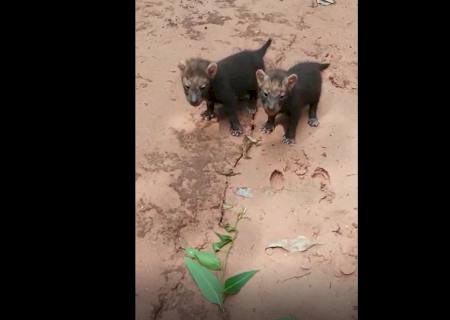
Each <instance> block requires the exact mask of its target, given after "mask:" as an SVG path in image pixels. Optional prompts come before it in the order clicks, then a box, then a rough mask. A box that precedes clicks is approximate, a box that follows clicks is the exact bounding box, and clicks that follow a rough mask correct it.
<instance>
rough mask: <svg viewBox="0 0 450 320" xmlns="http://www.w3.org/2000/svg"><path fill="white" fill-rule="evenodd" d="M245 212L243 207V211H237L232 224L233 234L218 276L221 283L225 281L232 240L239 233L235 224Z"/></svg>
mask: <svg viewBox="0 0 450 320" xmlns="http://www.w3.org/2000/svg"><path fill="white" fill-rule="evenodd" d="M245 212H246V210H245V209H243V211H241V212H239V213H238V215H237V218H236V222H235V223H234V226H233V228H234V229H235V231H234V235H233V238H232V240H231V244H230V246H229V247H228V250H227V253H226V254H225V259H224V262H223V268H222V275H221V277H220V281H221V282H222V283H224V281H225V273H226V271H227V263H228V256H229V255H230V252H231V249H232V248H233V245H234V241H235V240H236V238H237V236H238V233H239V230H238V229H237V225H238V223H239V221H241V220H242V218H243V217H244V215H245Z"/></svg>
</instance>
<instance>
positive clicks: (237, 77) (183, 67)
mask: <svg viewBox="0 0 450 320" xmlns="http://www.w3.org/2000/svg"><path fill="white" fill-rule="evenodd" d="M271 42H272V40H271V39H269V40H268V41H267V42H266V43H265V44H264V46H262V47H261V48H260V49H258V50H255V51H250V50H245V51H242V52H239V53H236V54H233V55H231V56H229V57H227V58H225V59H223V60H220V61H218V62H211V61H208V60H204V59H200V58H194V59H189V60H187V61H185V62H180V64H179V65H178V67H179V69H180V71H181V81H182V83H183V87H184V93H185V94H186V99H187V100H188V102H189V103H190V104H191V105H192V106H194V107H198V106H199V105H200V104H201V103H202V101H203V100H206V107H207V109H206V111H205V112H203V113H202V118H203V119H207V120H210V119H212V118H214V117H215V113H214V104H215V103H222V104H223V105H224V111H225V113H226V114H227V116H228V119H229V121H230V127H231V134H232V135H233V136H239V135H240V134H241V133H242V127H241V124H240V123H239V120H238V117H237V113H236V108H237V104H238V99H239V98H240V97H241V96H244V95H246V94H250V97H252V98H254V99H256V97H257V90H258V83H257V81H256V79H255V72H256V70H258V69H261V70H264V61H263V57H264V55H265V54H266V51H267V48H268V47H269V46H270V43H271ZM253 112H255V111H253Z"/></svg>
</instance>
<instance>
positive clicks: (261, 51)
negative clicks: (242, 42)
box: [257, 39, 272, 57]
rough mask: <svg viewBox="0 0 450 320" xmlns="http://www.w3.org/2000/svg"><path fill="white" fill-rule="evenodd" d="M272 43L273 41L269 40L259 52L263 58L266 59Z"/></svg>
mask: <svg viewBox="0 0 450 320" xmlns="http://www.w3.org/2000/svg"><path fill="white" fill-rule="evenodd" d="M271 43H272V39H269V40H267V42H266V43H265V44H264V45H263V46H262V47H261V48H259V49H258V50H257V52H258V53H259V54H260V55H261V57H264V56H265V55H266V51H267V49H268V48H269V47H270V44H271Z"/></svg>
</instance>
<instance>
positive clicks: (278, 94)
mask: <svg viewBox="0 0 450 320" xmlns="http://www.w3.org/2000/svg"><path fill="white" fill-rule="evenodd" d="M328 66H329V64H321V63H315V62H304V63H299V64H296V65H295V66H293V67H292V68H290V69H289V70H288V71H284V70H279V69H277V70H273V71H271V72H269V74H268V75H267V74H266V73H265V72H264V70H262V69H260V70H258V71H256V78H257V80H258V87H259V94H258V96H259V99H260V101H261V104H262V105H263V107H264V110H265V111H266V113H267V116H268V119H267V122H266V123H265V124H264V126H263V127H262V128H261V130H262V131H263V132H265V133H271V132H272V131H273V129H274V127H275V116H276V115H277V114H278V113H285V114H286V115H287V116H288V125H287V128H286V131H285V134H284V137H283V143H286V144H292V143H294V142H295V133H296V130H297V124H298V121H299V119H300V114H301V111H302V109H303V108H304V107H306V106H307V105H309V121H308V124H309V125H310V126H312V127H317V126H318V125H319V119H317V105H318V103H319V99H320V93H321V89H322V76H321V74H320V71H322V70H325V69H326V68H328Z"/></svg>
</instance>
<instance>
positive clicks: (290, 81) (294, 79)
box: [284, 74, 298, 90]
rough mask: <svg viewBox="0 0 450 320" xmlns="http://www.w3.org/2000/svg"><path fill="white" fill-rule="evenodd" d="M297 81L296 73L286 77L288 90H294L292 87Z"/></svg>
mask: <svg viewBox="0 0 450 320" xmlns="http://www.w3.org/2000/svg"><path fill="white" fill-rule="evenodd" d="M297 81H298V77H297V75H296V74H291V75H289V76H287V77H286V78H285V79H284V82H285V84H286V87H287V89H288V90H292V88H293V87H294V86H295V84H296V83H297Z"/></svg>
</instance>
